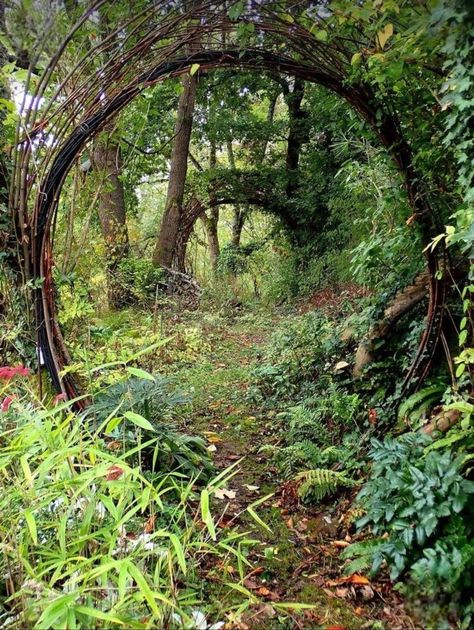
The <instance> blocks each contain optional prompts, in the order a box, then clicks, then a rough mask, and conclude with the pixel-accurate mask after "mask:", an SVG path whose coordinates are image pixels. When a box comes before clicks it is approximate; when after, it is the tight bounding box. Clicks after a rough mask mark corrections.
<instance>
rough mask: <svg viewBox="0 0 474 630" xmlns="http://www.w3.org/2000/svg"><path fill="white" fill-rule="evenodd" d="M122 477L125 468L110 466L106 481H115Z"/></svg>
mask: <svg viewBox="0 0 474 630" xmlns="http://www.w3.org/2000/svg"><path fill="white" fill-rule="evenodd" d="M122 475H123V468H120V466H115V465H114V466H110V468H108V469H107V475H106V477H105V479H106V481H115V480H116V479H118V478H119V477H121V476H122Z"/></svg>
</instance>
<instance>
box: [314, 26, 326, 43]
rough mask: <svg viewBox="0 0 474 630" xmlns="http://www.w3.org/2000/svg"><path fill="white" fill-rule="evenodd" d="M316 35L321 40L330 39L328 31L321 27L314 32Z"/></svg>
mask: <svg viewBox="0 0 474 630" xmlns="http://www.w3.org/2000/svg"><path fill="white" fill-rule="evenodd" d="M314 36H315V37H316V39H317V40H318V41H319V42H327V41H328V32H327V31H325V30H324V29H320V30H318V31H316V32H315V33H314Z"/></svg>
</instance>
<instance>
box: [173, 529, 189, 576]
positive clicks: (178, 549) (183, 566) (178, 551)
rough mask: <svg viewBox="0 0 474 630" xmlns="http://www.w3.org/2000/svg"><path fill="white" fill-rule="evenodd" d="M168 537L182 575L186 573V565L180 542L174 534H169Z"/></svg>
mask: <svg viewBox="0 0 474 630" xmlns="http://www.w3.org/2000/svg"><path fill="white" fill-rule="evenodd" d="M169 537H170V541H171V543H172V545H173V547H174V550H175V552H176V558H177V559H178V564H179V566H180V567H181V571H182V572H183V573H184V575H186V571H187V567H186V559H185V557H184V549H183V546H182V545H181V542H180V540H179V538H178V537H177V536H176V534H170V536H169Z"/></svg>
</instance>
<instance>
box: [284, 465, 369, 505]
mask: <svg viewBox="0 0 474 630" xmlns="http://www.w3.org/2000/svg"><path fill="white" fill-rule="evenodd" d="M295 481H297V482H299V487H298V496H299V497H300V498H301V499H302V501H304V502H305V503H308V502H318V501H321V500H322V499H324V498H325V497H327V496H328V495H330V494H334V493H335V492H337V491H338V490H339V489H341V488H352V487H353V486H355V485H357V482H356V481H354V480H353V479H351V478H350V477H348V476H347V475H346V474H345V473H343V472H338V471H335V470H330V469H328V468H315V469H313V470H304V471H302V472H300V473H298V474H297V475H296V477H295Z"/></svg>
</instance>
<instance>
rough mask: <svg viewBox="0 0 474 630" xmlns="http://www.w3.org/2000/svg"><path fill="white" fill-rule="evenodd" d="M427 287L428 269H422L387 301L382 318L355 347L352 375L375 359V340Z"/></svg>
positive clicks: (423, 295) (384, 334)
mask: <svg viewBox="0 0 474 630" xmlns="http://www.w3.org/2000/svg"><path fill="white" fill-rule="evenodd" d="M429 287H430V277H429V273H428V271H423V272H422V273H420V274H419V275H418V276H417V277H416V278H415V280H414V282H413V283H412V284H411V285H409V286H408V287H406V288H405V289H403V290H402V291H399V292H398V293H397V294H396V295H395V297H394V298H393V299H392V300H391V301H390V302H389V304H388V306H387V307H386V309H385V310H384V313H383V316H382V318H381V319H380V320H379V321H378V322H376V323H375V324H374V325H373V326H372V327H371V329H370V331H369V333H368V335H367V337H366V338H365V339H364V340H363V341H362V342H361V343H360V344H359V347H358V348H357V352H356V356H355V364H354V369H353V372H352V373H353V375H354V376H356V377H360V376H362V373H363V371H364V368H366V367H367V366H368V365H369V363H372V361H374V360H375V348H376V346H377V342H378V341H380V340H381V339H385V338H386V337H387V336H388V335H389V334H390V332H391V331H392V329H393V326H394V325H395V324H396V323H397V321H398V320H399V319H400V318H401V317H402V316H403V315H405V314H406V313H408V312H409V311H410V310H411V309H412V308H414V307H415V306H416V305H417V304H419V303H420V302H421V300H423V299H424V298H426V297H427V296H428V293H429Z"/></svg>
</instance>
